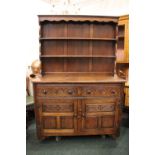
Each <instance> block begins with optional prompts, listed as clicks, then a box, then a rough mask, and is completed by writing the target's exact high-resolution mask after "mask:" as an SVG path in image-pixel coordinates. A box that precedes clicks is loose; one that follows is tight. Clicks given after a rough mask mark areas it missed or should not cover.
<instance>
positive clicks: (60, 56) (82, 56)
mask: <svg viewBox="0 0 155 155" xmlns="http://www.w3.org/2000/svg"><path fill="white" fill-rule="evenodd" d="M40 58H116V56H108V55H107V56H106V55H41V56H40Z"/></svg>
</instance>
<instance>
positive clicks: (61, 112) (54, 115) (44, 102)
mask: <svg viewBox="0 0 155 155" xmlns="http://www.w3.org/2000/svg"><path fill="white" fill-rule="evenodd" d="M39 102H40V105H41V108H42V113H41V115H42V122H43V123H42V124H43V125H42V129H43V132H44V134H46V133H47V134H50V133H51V134H53V133H62V134H63V133H66V132H67V133H74V132H75V131H76V130H77V117H76V116H77V100H73V99H57V100H56V99H40V100H39Z"/></svg>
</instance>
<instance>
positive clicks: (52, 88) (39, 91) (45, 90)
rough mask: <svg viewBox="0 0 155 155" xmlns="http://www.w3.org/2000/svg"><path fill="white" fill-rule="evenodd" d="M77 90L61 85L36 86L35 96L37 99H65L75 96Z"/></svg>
mask: <svg viewBox="0 0 155 155" xmlns="http://www.w3.org/2000/svg"><path fill="white" fill-rule="evenodd" d="M77 92H78V91H77V88H76V87H74V86H62V85H60V86H59V85H36V96H38V97H50V96H51V97H52V96H53V97H57V96H58V97H65V96H77Z"/></svg>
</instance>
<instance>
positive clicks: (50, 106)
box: [38, 99, 77, 113]
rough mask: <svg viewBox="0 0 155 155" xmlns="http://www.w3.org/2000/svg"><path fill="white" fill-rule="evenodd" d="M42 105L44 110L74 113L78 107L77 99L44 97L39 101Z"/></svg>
mask: <svg viewBox="0 0 155 155" xmlns="http://www.w3.org/2000/svg"><path fill="white" fill-rule="evenodd" d="M38 102H39V104H40V105H41V106H42V112H52V113H66V112H67V113H73V112H74V111H75V108H76V104H77V103H76V102H77V101H76V100H67V99H65V100H62V99H58V100H55V99H42V100H39V101H38Z"/></svg>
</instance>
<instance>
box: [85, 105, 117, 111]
mask: <svg viewBox="0 0 155 155" xmlns="http://www.w3.org/2000/svg"><path fill="white" fill-rule="evenodd" d="M114 109H115V106H114V103H112V104H109V103H108V104H87V105H86V111H87V112H100V111H114Z"/></svg>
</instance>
